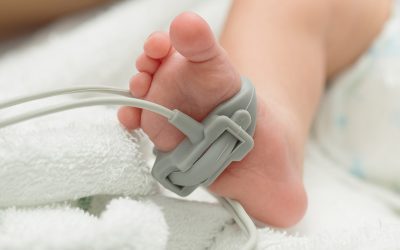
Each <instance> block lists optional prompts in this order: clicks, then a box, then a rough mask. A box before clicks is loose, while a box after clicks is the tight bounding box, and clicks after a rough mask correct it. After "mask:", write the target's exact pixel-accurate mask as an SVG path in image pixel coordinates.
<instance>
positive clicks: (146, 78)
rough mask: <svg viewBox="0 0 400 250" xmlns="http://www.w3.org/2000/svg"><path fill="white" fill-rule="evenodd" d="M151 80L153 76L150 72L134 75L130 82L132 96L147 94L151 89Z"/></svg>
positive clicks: (139, 96)
mask: <svg viewBox="0 0 400 250" xmlns="http://www.w3.org/2000/svg"><path fill="white" fill-rule="evenodd" d="M151 81H152V76H151V75H150V74H149V73H146V72H140V73H137V74H136V75H134V76H133V77H132V78H131V80H130V82H129V84H130V90H131V94H132V96H134V97H137V98H142V97H144V96H146V94H147V92H148V91H149V89H150V85H151Z"/></svg>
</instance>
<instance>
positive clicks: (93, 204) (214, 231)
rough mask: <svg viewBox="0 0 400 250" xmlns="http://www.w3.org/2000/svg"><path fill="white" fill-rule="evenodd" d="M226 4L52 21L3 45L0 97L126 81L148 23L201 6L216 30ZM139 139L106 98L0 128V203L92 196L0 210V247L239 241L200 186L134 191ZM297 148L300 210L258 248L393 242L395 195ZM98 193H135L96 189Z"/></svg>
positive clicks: (124, 9)
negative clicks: (302, 160)
mask: <svg viewBox="0 0 400 250" xmlns="http://www.w3.org/2000/svg"><path fill="white" fill-rule="evenodd" d="M227 3H228V1H213V0H207V1H201V2H199V1H195V0H191V1H188V0H169V1H163V0H143V1H139V0H136V1H128V2H124V1H121V2H116V3H115V5H114V6H111V7H105V8H100V9H98V10H95V11H93V12H91V13H88V14H84V15H83V16H82V15H81V16H77V17H74V18H69V19H67V20H64V21H61V22H59V23H58V24H56V25H53V26H51V27H49V28H47V29H46V30H44V31H41V32H40V33H38V34H37V35H35V36H34V37H26V38H25V40H21V41H19V42H18V44H17V45H12V44H11V45H10V44H8V45H7V46H6V45H3V47H2V49H0V53H2V54H1V57H0V98H1V99H3V98H6V97H11V96H15V95H18V94H22V93H30V92H32V91H35V90H45V89H48V88H52V87H57V86H59V87H61V86H71V85H82V84H109V85H115V86H120V87H121V86H127V81H128V79H129V77H130V75H131V74H132V73H133V72H134V70H133V63H134V58H135V57H136V56H137V55H138V54H139V53H140V51H141V49H142V44H143V41H144V40H145V38H146V36H147V35H148V34H149V33H151V32H152V31H154V30H159V29H165V28H166V27H167V26H168V23H169V22H170V20H171V19H172V18H173V16H175V15H176V14H178V13H179V12H181V11H183V10H185V9H192V10H195V11H197V12H199V13H200V14H202V16H204V17H205V18H206V19H207V20H208V21H209V22H210V23H211V25H212V27H213V28H214V29H215V31H216V33H218V32H219V30H220V28H221V25H222V23H223V20H224V15H225V14H226V11H227V7H228V4H227ZM57 100H59V99H57ZM63 100H65V99H63ZM54 102H55V101H54V100H53V101H49V102H46V104H47V105H48V104H49V103H54ZM34 105H35V107H36V106H37V105H39V104H34ZM29 107H33V106H30V105H28V106H26V107H25V108H29ZM25 108H19V109H15V110H12V111H9V112H7V114H6V115H11V114H13V113H15V112H17V111H18V112H20V111H22V110H25ZM2 114H3V113H2ZM2 114H0V118H1V116H2ZM137 138H138V136H137V135H135V134H134V135H133V136H131V135H127V134H126V133H125V132H124V131H123V130H122V129H121V128H120V126H119V125H118V123H117V121H116V120H115V110H114V109H113V108H106V107H96V108H90V109H82V110H75V111H69V112H65V113H62V114H56V115H52V116H49V117H45V118H41V119H38V120H35V121H31V122H27V123H24V124H20V125H18V126H16V127H12V128H8V129H6V130H1V131H0V156H1V157H0V180H1V182H0V206H6V205H18V204H25V205H28V204H29V205H33V204H41V203H47V202H53V201H60V200H73V199H75V198H81V197H84V196H89V195H95V196H94V197H93V198H88V199H81V200H79V201H73V202H65V203H59V204H56V205H48V206H45V207H42V206H39V207H30V208H3V209H1V210H0V249H173V250H177V249H178V250H179V249H185V250H186V249H241V246H242V243H243V242H244V240H245V239H246V237H245V235H243V234H242V232H241V231H240V229H239V228H238V226H237V225H236V224H235V223H233V221H232V218H231V216H230V215H229V214H228V213H227V212H226V211H225V210H224V209H223V208H222V207H220V206H219V205H218V204H216V203H213V202H212V201H213V199H212V198H210V197H209V196H208V195H207V193H205V192H202V191H197V192H195V193H194V194H193V195H191V196H190V197H189V200H182V199H176V198H167V197H161V196H150V197H148V198H146V200H142V199H141V198H138V196H143V195H149V194H153V193H155V192H157V189H155V183H154V181H153V180H152V179H151V177H150V175H149V169H148V167H147V166H146V164H144V161H145V160H150V159H149V158H148V157H142V154H145V155H148V154H147V153H146V152H147V151H148V147H147V146H148V145H147V144H146V143H144V141H142V140H139V141H137ZM141 144H143V145H141ZM306 158H307V162H306V170H305V181H306V186H307V190H308V193H309V200H310V205H309V210H308V213H307V215H306V218H305V219H304V220H303V221H302V223H300V224H299V225H298V226H296V227H294V228H293V229H291V230H288V231H278V230H274V229H270V228H266V229H260V230H259V234H260V239H259V249H398V248H400V240H399V239H398V237H397V235H399V234H400V221H399V219H398V215H397V214H396V213H395V212H394V211H395V210H396V209H397V211H398V210H399V208H400V205H399V203H400V201H399V198H398V196H396V195H394V194H392V193H390V192H389V191H387V190H381V189H377V188H375V187H374V186H372V184H369V183H364V182H362V181H358V180H357V179H355V178H354V177H352V176H350V175H348V174H347V173H345V172H344V171H343V172H342V171H340V170H338V169H337V166H336V165H337V164H336V163H335V162H334V161H332V159H331V158H329V157H328V156H327V155H326V153H325V151H324V150H321V147H320V145H319V144H318V143H315V142H311V143H310V146H309V149H308V155H307V157H306ZM54 180H57V181H54ZM105 193H106V194H127V195H130V196H131V197H134V199H132V198H128V197H126V198H123V199H117V198H115V197H114V196H101V194H105ZM190 200H196V201H190ZM205 200H206V201H207V202H205ZM107 204H109V206H107ZM84 210H87V211H88V212H84ZM167 239H168V240H167Z"/></svg>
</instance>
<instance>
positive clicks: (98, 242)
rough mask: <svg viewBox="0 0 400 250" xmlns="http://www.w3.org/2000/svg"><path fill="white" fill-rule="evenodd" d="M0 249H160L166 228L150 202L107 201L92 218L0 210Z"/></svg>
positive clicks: (63, 208)
mask: <svg viewBox="0 0 400 250" xmlns="http://www.w3.org/2000/svg"><path fill="white" fill-rule="evenodd" d="M0 223H1V225H0V249H19V250H20V249H40V250H53V249H65V250H66V249H96V250H106V249H107V250H109V249H155V250H157V249H165V246H166V243H167V239H168V227H167V225H166V222H165V220H164V217H163V214H162V212H161V211H160V209H159V207H158V206H157V205H155V204H154V203H153V202H151V201H142V202H138V201H135V200H132V199H129V198H120V199H114V200H112V201H111V202H110V203H109V204H108V205H107V207H106V208H105V210H104V211H103V212H102V213H101V214H100V215H99V217H95V216H93V215H90V214H89V213H86V212H84V211H83V210H81V209H78V208H74V207H71V206H70V205H62V204H59V205H51V206H45V207H39V208H29V209H28V208H27V209H15V208H9V209H5V210H0Z"/></svg>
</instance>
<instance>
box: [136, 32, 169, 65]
mask: <svg viewBox="0 0 400 250" xmlns="http://www.w3.org/2000/svg"><path fill="white" fill-rule="evenodd" d="M143 48H144V52H145V53H146V55H147V56H148V57H151V58H153V59H162V58H164V57H166V56H167V55H168V52H169V50H170V48H171V41H170V39H169V36H168V34H167V33H165V32H154V33H153V34H151V35H150V36H149V38H147V40H146V42H145V43H144V47H143Z"/></svg>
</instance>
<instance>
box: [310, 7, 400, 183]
mask: <svg viewBox="0 0 400 250" xmlns="http://www.w3.org/2000/svg"><path fill="white" fill-rule="evenodd" d="M330 86H331V87H330V88H329V89H328V90H327V92H326V93H325V96H324V98H323V101H322V103H321V106H320V110H319V112H318V115H317V117H316V120H315V123H314V127H313V130H312V137H313V139H314V140H315V141H316V142H317V144H318V145H320V147H321V149H322V150H323V151H324V152H325V153H326V155H327V156H329V157H330V158H331V159H332V160H334V161H335V162H337V165H339V166H341V167H343V168H345V169H346V170H348V171H349V172H351V173H352V174H354V175H356V176H358V177H360V178H365V179H368V180H372V181H376V182H379V183H381V184H384V185H387V186H389V187H391V188H394V189H396V190H398V191H400V1H396V2H395V3H394V8H393V10H392V15H391V17H390V19H389V20H388V21H387V23H386V25H385V27H384V29H383V30H382V31H381V34H380V35H379V37H378V38H377V39H376V41H375V42H374V44H373V45H372V46H371V47H370V49H369V50H368V51H367V52H366V53H365V54H364V55H363V56H362V57H361V58H360V59H359V60H358V61H357V62H356V63H355V64H354V65H353V66H352V67H350V68H349V69H347V70H346V71H345V72H343V73H342V74H340V75H339V76H337V77H336V78H335V79H334V80H333V81H332V82H331V83H330Z"/></svg>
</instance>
